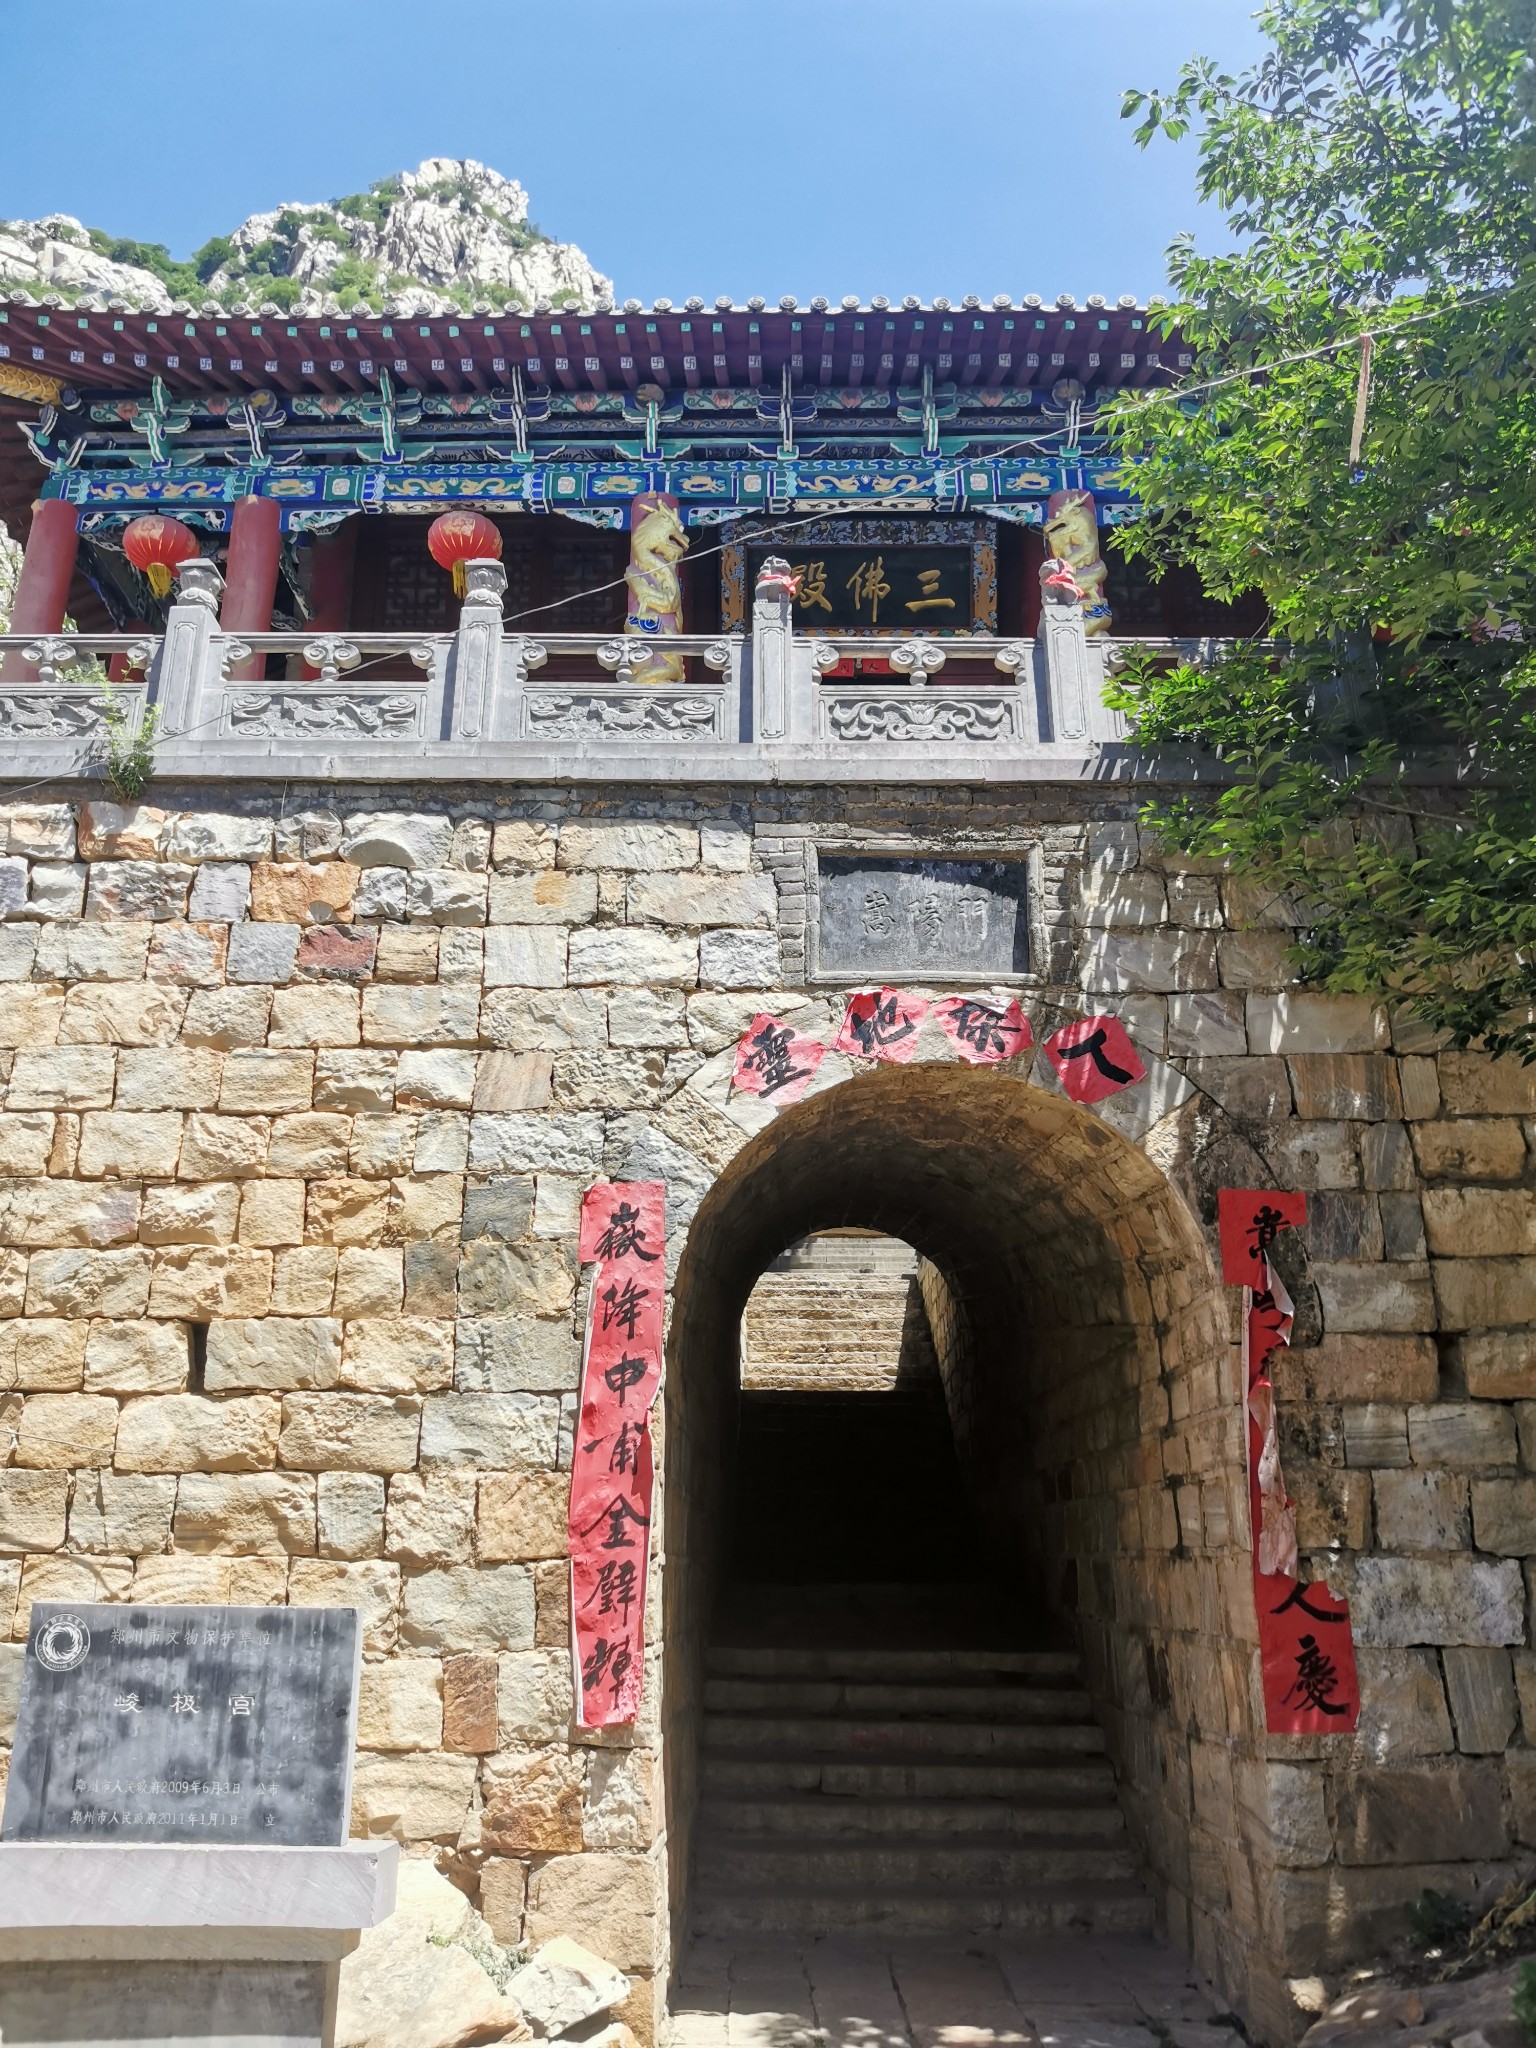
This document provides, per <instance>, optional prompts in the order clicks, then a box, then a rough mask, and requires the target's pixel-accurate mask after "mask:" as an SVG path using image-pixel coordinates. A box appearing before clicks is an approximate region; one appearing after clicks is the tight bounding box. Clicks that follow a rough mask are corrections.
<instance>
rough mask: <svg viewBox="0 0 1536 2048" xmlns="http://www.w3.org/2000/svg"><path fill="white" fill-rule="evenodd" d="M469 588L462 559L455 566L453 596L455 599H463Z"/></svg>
mask: <svg viewBox="0 0 1536 2048" xmlns="http://www.w3.org/2000/svg"><path fill="white" fill-rule="evenodd" d="M468 588H469V585H468V583H467V582H466V581H465V577H464V563H463V560H462V558H461V559H460V560H459V561H457V562H455V563H454V565H453V594H454V596H455V597H462V596H463V595H464V593H465V591H466V590H467V589H468Z"/></svg>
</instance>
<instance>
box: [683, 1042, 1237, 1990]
mask: <svg viewBox="0 0 1536 2048" xmlns="http://www.w3.org/2000/svg"><path fill="white" fill-rule="evenodd" d="M848 1225H857V1226H862V1227H865V1228H869V1229H877V1230H881V1231H885V1232H888V1233H889V1234H891V1235H892V1236H896V1237H900V1238H904V1239H906V1240H907V1241H908V1242H910V1243H911V1244H913V1245H914V1246H916V1247H917V1248H918V1250H919V1251H920V1252H921V1253H922V1254H923V1256H924V1259H925V1260H926V1262H927V1264H926V1266H925V1269H924V1272H925V1283H926V1284H925V1293H926V1295H927V1297H928V1309H929V1318H930V1322H931V1325H932V1327H933V1330H934V1335H935V1339H936V1342H937V1344H938V1348H939V1351H940V1356H941V1362H942V1367H943V1372H944V1377H945V1382H946V1394H947V1398H948V1406H949V1411H950V1417H951V1423H952V1427H953V1430H954V1434H955V1439H956V1446H957V1449H958V1451H959V1453H960V1456H961V1460H962V1464H963V1465H964V1466H965V1467H966V1469H967V1472H968V1475H969V1478H970V1481H971V1484H972V1486H973V1488H974V1490H975V1494H976V1496H977V1500H978V1506H979V1508H980V1511H981V1513H982V1515H983V1516H984V1518H985V1520H986V1523H987V1525H988V1526H989V1529H990V1530H991V1532H992V1535H993V1539H994V1541H995V1542H997V1543H999V1544H1002V1545H1005V1546H1008V1548H1009V1550H1010V1553H1011V1554H1012V1555H1013V1556H1014V1557H1016V1559H1017V1561H1018V1568H1019V1569H1020V1571H1025V1572H1030V1573H1033V1574H1036V1575H1038V1578H1039V1582H1040V1585H1041V1588H1042V1590H1043V1593H1044V1596H1045V1599H1046V1601H1047V1603H1048V1605H1049V1607H1050V1608H1051V1609H1052V1610H1053V1611H1054V1612H1055V1613H1056V1614H1057V1615H1058V1616H1060V1617H1062V1618H1063V1619H1064V1620H1065V1621H1067V1622H1068V1623H1069V1624H1070V1626H1071V1628H1072V1629H1073V1630H1074V1632H1075V1635H1076V1638H1077V1640H1078V1643H1079V1645H1080V1647H1081V1651H1082V1656H1083V1662H1084V1669H1085V1673H1086V1678H1087V1683H1088V1686H1089V1690H1090V1692H1091V1694H1092V1697H1093V1701H1094V1706H1095V1710H1096V1712H1097V1714H1098V1716H1099V1718H1100V1721H1101V1723H1102V1725H1103V1727H1104V1730H1105V1733H1106V1736H1107V1739H1108V1743H1109V1748H1110V1752H1111V1755H1112V1757H1113V1759H1114V1762H1115V1766H1116V1770H1117V1774H1118V1776H1119V1780H1120V1785H1121V1793H1122V1800H1123V1803H1124V1805H1125V1808H1126V1811H1127V1816H1128V1819H1129V1821H1130V1824H1131V1827H1132V1829H1133V1832H1134V1834H1135V1836H1136V1838H1137V1839H1138V1842H1139V1845H1140V1847H1141V1850H1142V1852H1143V1854H1144V1856H1145V1859H1146V1862H1147V1865H1148V1866H1149V1868H1150V1870H1151V1872H1152V1875H1153V1879H1154V1883H1155V1888H1156V1891H1157V1895H1158V1901H1159V1906H1160V1910H1161V1912H1162V1914H1163V1916H1164V1917H1165V1919H1166V1923H1167V1925H1168V1927H1169V1930H1170V1932H1171V1933H1172V1934H1173V1936H1174V1938H1175V1939H1176V1940H1177V1941H1179V1942H1180V1944H1181V1945H1186V1946H1188V1947H1189V1948H1190V1949H1191V1950H1192V1952H1193V1953H1194V1955H1195V1957H1196V1959H1197V1961H1198V1962H1199V1963H1200V1965H1201V1967H1202V1968H1203V1969H1204V1970H1206V1971H1207V1973H1209V1974H1210V1975H1212V1976H1214V1977H1216V1978H1217V1979H1218V1980H1219V1981H1220V1982H1222V1984H1223V1985H1224V1986H1225V1987H1226V1989H1227V1990H1228V1992H1229V1993H1230V1995H1232V1996H1233V1997H1234V1998H1239V1999H1242V1998H1245V1996H1247V1995H1248V1994H1249V1993H1250V1989H1253V1990H1257V1988H1258V1987H1257V1986H1252V1987H1250V1981H1249V1980H1250V1972H1251V1971H1252V1970H1253V1969H1254V1968H1255V1967H1259V1968H1260V1971H1261V1974H1262V1966H1257V1965H1256V1964H1255V1960H1254V1957H1253V1955H1252V1953H1251V1947H1252V1944H1253V1943H1254V1941H1255V1939H1256V1938H1257V1934H1258V1923H1259V1920H1260V1917H1261V1916H1260V1913H1259V1909H1258V1906H1257V1904H1256V1900H1257V1899H1258V1898H1259V1897H1260V1896H1262V1887H1261V1886H1259V1885H1256V1882H1255V1879H1256V1877H1257V1876H1258V1875H1259V1873H1256V1872H1255V1870H1254V1869H1253V1868H1252V1866H1251V1863H1250V1860H1249V1855H1250V1851H1249V1848H1248V1846H1247V1845H1246V1843H1245V1835H1246V1832H1247V1831H1246V1830H1245V1828H1244V1827H1243V1825H1242V1824H1241V1815H1240V1812H1239V1801H1238V1793H1237V1790H1236V1787H1237V1786H1238V1785H1239V1784H1240V1783H1241V1771H1242V1767H1243V1766H1244V1764H1245V1763H1248V1762H1250V1761H1251V1760H1252V1759H1253V1758H1254V1756H1255V1754H1256V1749H1255V1740H1254V1724H1253V1719H1252V1708H1251V1701H1250V1691H1249V1684H1250V1665H1251V1662H1252V1643H1251V1638H1252V1633H1253V1627H1254V1623H1253V1615H1252V1607H1251V1601H1249V1600H1246V1599H1245V1597H1244V1596H1245V1594H1246V1591H1247V1557H1246V1508H1245V1504H1244V1499H1243V1488H1244V1478H1243V1463H1242V1452H1243V1447H1242V1438H1241V1430H1240V1408H1239V1387H1240V1366H1239V1360H1238V1355H1237V1351H1236V1347H1235V1344H1234V1341H1233V1334H1232V1323H1231V1315H1230V1309H1229V1306H1228V1303H1227V1301H1226V1300H1225V1299H1224V1297H1223V1293H1222V1290H1221V1287H1220V1284H1219V1281H1218V1278H1217V1275H1216V1272H1215V1269H1214V1265H1213V1263H1212V1260H1211V1256H1210V1252H1209V1249H1208V1247H1207V1244H1206V1241H1205V1238H1204V1234H1203V1233H1202V1231H1201V1229H1200V1227H1199V1226H1198V1224H1197V1222H1196V1221H1195V1219H1194V1218H1193V1217H1192V1216H1191V1214H1190V1212H1189V1209H1188V1208H1187V1206H1186V1205H1185V1203H1184V1201H1183V1199H1182V1198H1181V1196H1180V1195H1179V1194H1178V1193H1177V1192H1176V1190H1175V1188H1174V1187H1173V1185H1172V1184H1171V1183H1170V1181H1169V1180H1168V1178H1167V1177H1166V1176H1165V1174H1164V1173H1163V1172H1162V1171H1161V1170H1160V1169H1159V1167H1158V1166H1157V1165H1155V1164H1154V1163H1153V1162H1152V1161H1151V1160H1150V1159H1149V1158H1148V1157H1147V1156H1146V1155H1145V1153H1144V1152H1142V1151H1141V1150H1139V1149H1138V1148H1137V1147H1136V1146H1134V1145H1133V1144H1131V1143H1130V1142H1129V1141H1128V1140H1127V1139H1125V1138H1123V1137H1122V1136H1120V1135H1119V1134H1118V1133H1117V1132H1116V1131H1115V1130H1113V1129H1111V1128H1110V1127H1108V1126H1107V1125H1106V1124H1105V1123H1104V1122H1101V1121H1100V1120H1098V1119H1097V1118H1096V1117H1094V1116H1092V1115H1090V1114H1088V1113H1087V1112H1085V1111H1083V1110H1081V1109H1078V1108H1076V1107H1074V1106H1073V1105H1072V1104H1070V1103H1068V1102H1066V1101H1064V1100H1063V1099H1062V1098H1061V1097H1060V1096H1057V1095H1051V1094H1048V1093H1046V1092H1044V1091H1043V1090H1041V1089H1038V1088H1035V1087H1032V1086H1030V1085H1029V1084H1027V1083H1025V1082H1023V1081H1021V1080H1019V1079H1017V1078H1015V1077H1013V1076H1011V1075H1006V1074H1002V1073H998V1072H995V1071H987V1070H974V1069H965V1068H957V1067H953V1066H933V1067H914V1068H907V1069H897V1068H881V1069H877V1070H875V1071H873V1072H868V1073H865V1074H862V1075H860V1076H858V1077H857V1078H855V1079H852V1080H849V1081H845V1082H841V1083H839V1084H838V1085H835V1086H832V1087H829V1088H826V1089H825V1090H823V1091H822V1092H821V1093H819V1094H816V1095H813V1096H811V1097H809V1098H808V1099H807V1100H806V1101H804V1102H803V1103H800V1104H798V1105H795V1106H794V1107H792V1108H788V1109H785V1110H784V1111H782V1112H781V1113H780V1114H779V1115H778V1117H777V1118H776V1119H775V1120H774V1121H773V1122H772V1123H771V1124H769V1125H768V1126H767V1127H766V1128H765V1129H762V1130H760V1131H759V1132H758V1134H757V1135H756V1136H755V1137H753V1138H752V1139H751V1140H750V1141H749V1142H748V1143H747V1144H746V1145H745V1146H744V1147H743V1148H742V1149H741V1150H740V1151H739V1152H738V1153H737V1154H736V1156H735V1157H734V1158H733V1159H732V1160H731V1161H730V1163H729V1164H728V1165H727V1166H726V1167H725V1168H724V1170H723V1171H722V1172H721V1173H720V1175H719V1177H718V1179H717V1180H716V1181H715V1183H714V1185H713V1186H712V1187H711V1189H710V1190H709V1192H708V1194H707V1195H706V1196H705V1198H704V1200H703V1201H702V1203H701V1205H700V1207H699V1209H698V1211H697V1214H696V1216H695V1218H694V1220H693V1223H692V1226H691V1228H690V1230H689V1233H688V1236H687V1241H686V1246H685V1249H684V1252H683V1255H682V1259H681V1263H680V1266H679V1270H678V1275H677V1282H676V1291H675V1297H674V1312H673V1322H672V1331H671V1338H670V1345H669V1369H668V1382H667V1391H666V1397H665V1398H666V1406H665V1457H666V1467H665V1469H666V1493H667V1508H666V1524H667V1530H666V1572H665V1582H664V1589H663V1600H664V1609H665V1624H664V1636H665V1641H666V1646H667V1647H666V1656H667V1675H666V1708H665V1713H666V1723H667V1727H666V1744H665V1748H666V1755H667V1780H668V1782H667V1804H668V1828H669V1845H670V1847H669V1855H670V1863H671V1870H670V1878H671V1887H672V1899H673V1912H674V1940H675V1941H676V1940H677V1938H678V1931H679V1930H680V1929H681V1928H682V1927H683V1925H684V1921H683V1913H684V1910H685V1906H684V1901H685V1894H686V1883H687V1859H688V1851H689V1842H690V1827H691V1821H692V1816H693V1813H694V1809H695V1806H696V1802H697V1797H698V1761H697V1760H698V1734H699V1726H700V1714H701V1699H702V1651H703V1644H704V1641H705V1632H706V1628H707V1625H708V1619H709V1615H710V1610H711V1607H712V1604H713V1602H714V1599H715V1596H716V1594H717V1591H718V1589H719V1584H720V1574H721V1564H722V1560H721V1540H720V1539H721V1529H722V1489H723V1488H724V1487H725V1485H726V1484H728V1479H729V1472H730V1466H731V1444H732V1432H733V1414H734V1405H735V1401H736V1398H737V1391H736V1390H737V1369H736V1368H737V1344H738V1331H739V1323H740V1316H741V1312H742V1308H743V1305H744V1303H745V1302H746V1299H747V1296H748V1294H749V1292H750V1290H751V1288H752V1285H753V1283H754V1281H755V1280H756V1278H757V1276H758V1274H759V1273H760V1272H761V1271H762V1269H763V1267H764V1266H765V1265H766V1264H767V1262H768V1261H769V1260H770V1259H771V1258H772V1257H774V1256H775V1255H776V1254H777V1253H778V1252H780V1251H781V1250H782V1249H783V1248H784V1247H785V1246H786V1245H787V1244H789V1243H791V1242H792V1241H794V1240H795V1239H796V1238H798V1237H801V1236H803V1235H805V1234H806V1233H807V1232H809V1231H814V1230H818V1229H828V1228H835V1227H840V1226H848ZM1261 1997H1262V1994H1261Z"/></svg>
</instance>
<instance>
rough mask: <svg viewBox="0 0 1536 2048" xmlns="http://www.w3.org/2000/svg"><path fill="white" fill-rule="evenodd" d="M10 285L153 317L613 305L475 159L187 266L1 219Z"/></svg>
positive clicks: (393, 181)
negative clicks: (207, 309) (205, 311)
mask: <svg viewBox="0 0 1536 2048" xmlns="http://www.w3.org/2000/svg"><path fill="white" fill-rule="evenodd" d="M6 287H10V288H12V289H18V288H19V289H23V290H30V291H31V292H32V293H33V295H34V296H37V295H40V294H55V295H57V296H58V297H59V298H60V300H61V302H62V303H67V304H73V303H77V302H79V301H81V300H85V299H96V300H102V301H110V300H113V299H121V300H123V301H126V302H127V303H129V304H131V305H136V306H142V307H145V308H147V309H150V310H154V311H157V312H169V311H171V310H172V309H173V308H175V307H177V306H185V307H186V308H187V309H188V310H190V309H191V308H192V307H193V306H197V307H198V308H200V309H201V308H203V307H204V306H209V305H212V306H215V307H216V308H217V309H218V310H219V311H223V312H238V311H242V310H249V311H252V312H255V311H258V310H260V309H262V308H265V307H270V308H273V309H276V310H280V311H283V312H290V311H292V312H299V313H319V312H322V311H327V310H337V309H340V308H343V307H351V306H354V305H358V304H362V305H365V306H367V307H369V308H370V309H372V310H374V311H380V310H383V309H384V308H385V307H388V308H390V309H391V310H396V311H400V312H420V313H439V312H453V311H458V310H464V311H468V310H469V309H470V308H471V307H473V306H477V305H485V306H488V307H491V308H494V309H495V310H498V311H499V310H502V309H506V308H510V309H516V310H530V309H532V308H534V307H536V306H539V305H541V304H550V305H559V306H565V305H571V304H574V305H578V306H580V307H581V308H583V309H588V308H591V307H594V306H597V305H599V304H603V303H608V302H611V300H612V297H613V287H612V284H611V282H610V280H609V279H608V278H606V277H604V276H603V275H602V274H601V272H599V271H597V270H596V269H594V267H593V265H592V263H591V262H590V261H589V259H588V258H587V256H586V255H585V254H584V252H583V251H582V250H580V249H578V248H577V247H576V246H575V245H574V243H570V242H556V241H553V240H552V239H551V238H550V237H549V236H547V235H546V234H544V233H543V231H542V230H541V229H540V228H538V227H537V226H536V225H535V224H534V223H533V222H532V221H530V219H529V217H528V194H527V193H526V191H525V190H524V189H523V187H522V186H521V185H520V184H519V183H518V182H517V180H516V179H515V178H504V177H503V176H502V175H501V173H500V172H499V171H495V170H492V169H491V168H490V167H489V166H488V165H486V164H482V163H477V162H476V161H475V160H474V159H473V158H472V157H428V158H427V159H426V160H425V161H424V162H423V163H420V164H418V165H417V167H416V169H415V170H414V171H399V172H397V173H396V174H395V175H394V176H392V177H388V178H381V179H379V180H378V181H377V182H376V183H375V184H373V185H371V186H370V187H369V188H368V190H367V191H366V192H353V193H348V194H346V195H345V196H344V197H342V198H340V199H332V200H327V201H324V202H314V201H294V202H290V203H288V204H285V205H282V206H278V207H274V208H273V209H272V210H271V211H270V212H268V213H254V214H252V215H250V217H249V218H248V219H246V220H243V221H242V222H241V223H240V225H239V226H238V227H237V228H235V229H233V230H232V231H231V232H230V233H229V234H227V235H216V236H214V237H213V239H212V240H211V241H208V242H205V243H204V244H203V246H202V248H201V249H198V250H197V251H195V252H194V254H193V255H192V256H191V257H189V258H188V259H186V260H185V261H178V260H177V259H176V258H174V257H173V256H171V254H170V252H169V251H168V250H167V249H165V248H164V247H162V246H161V245H159V244H156V243H145V242H135V241H132V240H130V239H128V238H126V237H114V236H112V235H109V234H107V233H106V232H105V231H104V230H102V229H100V228H88V227H85V226H84V225H83V224H82V223H81V222H80V221H78V220H75V219H74V218H73V217H72V216H71V215H68V214H49V215H47V216H46V217H45V218H43V219H42V220H35V221H6V222H0V290H3V289H5V288H6Z"/></svg>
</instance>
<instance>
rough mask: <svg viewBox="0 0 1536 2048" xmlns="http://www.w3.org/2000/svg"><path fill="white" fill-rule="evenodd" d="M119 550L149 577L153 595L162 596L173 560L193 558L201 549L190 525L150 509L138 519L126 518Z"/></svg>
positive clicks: (168, 589) (166, 594)
mask: <svg viewBox="0 0 1536 2048" xmlns="http://www.w3.org/2000/svg"><path fill="white" fill-rule="evenodd" d="M123 553H124V554H125V555H126V556H127V557H128V559H129V561H130V562H132V564H133V566H134V567H135V569H141V570H142V571H143V573H144V574H145V575H146V576H147V577H148V578H149V587H150V589H151V590H152V591H153V592H154V593H155V596H156V597H159V598H166V597H169V596H170V594H171V579H172V576H173V574H174V572H175V569H176V566H177V564H178V563H179V562H190V561H192V560H194V559H195V558H196V557H197V556H198V555H199V554H201V553H202V550H201V548H199V546H198V544H197V535H196V534H195V533H193V531H192V529H191V528H190V527H187V526H183V525H182V523H181V521H180V520H179V519H167V518H165V517H164V516H163V514H161V513H159V512H151V513H148V514H147V515H146V516H145V517H144V518H142V519H130V520H129V522H128V524H127V525H126V526H125V527H124V528H123Z"/></svg>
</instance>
